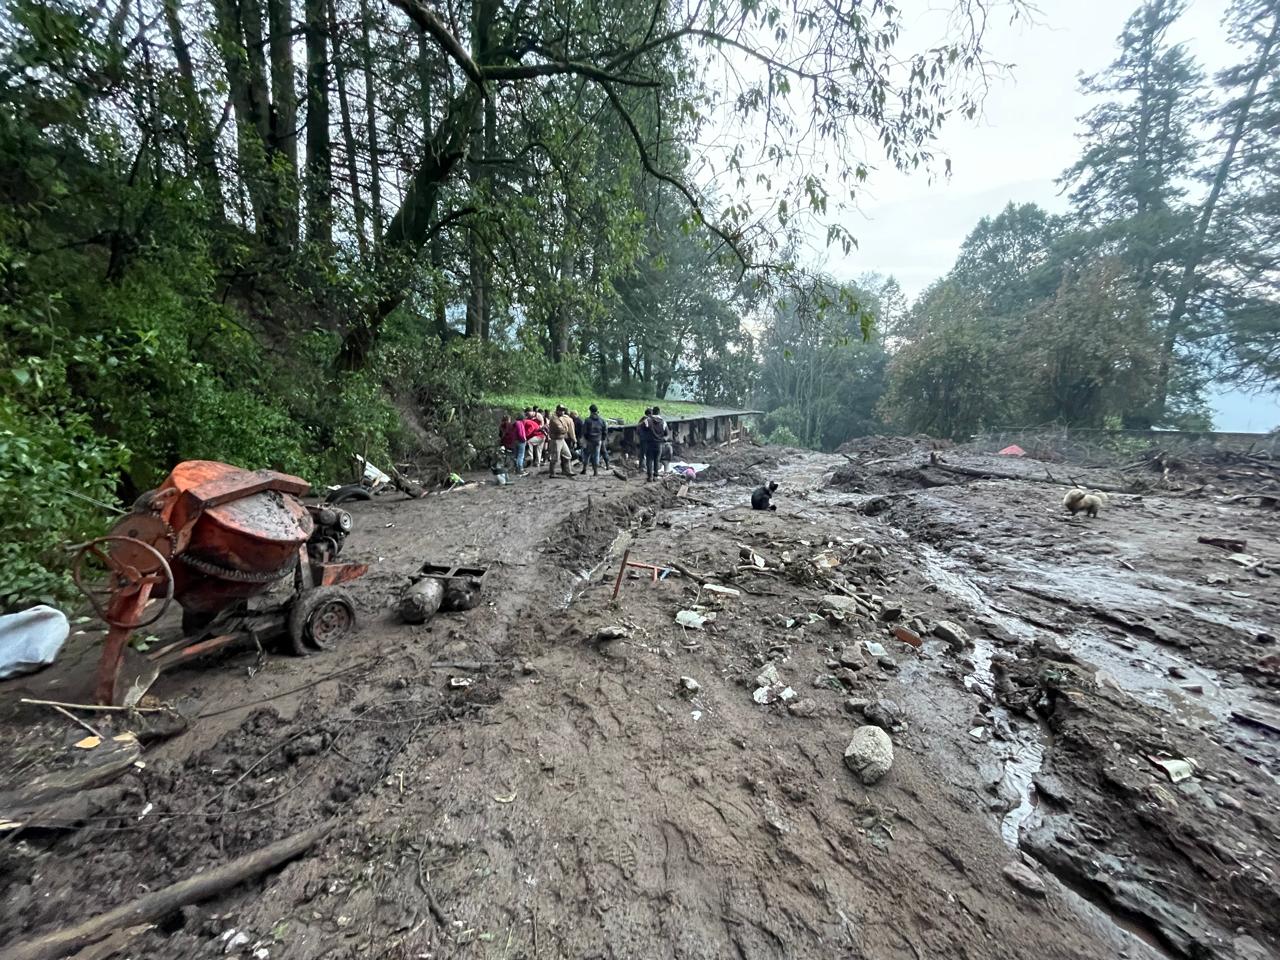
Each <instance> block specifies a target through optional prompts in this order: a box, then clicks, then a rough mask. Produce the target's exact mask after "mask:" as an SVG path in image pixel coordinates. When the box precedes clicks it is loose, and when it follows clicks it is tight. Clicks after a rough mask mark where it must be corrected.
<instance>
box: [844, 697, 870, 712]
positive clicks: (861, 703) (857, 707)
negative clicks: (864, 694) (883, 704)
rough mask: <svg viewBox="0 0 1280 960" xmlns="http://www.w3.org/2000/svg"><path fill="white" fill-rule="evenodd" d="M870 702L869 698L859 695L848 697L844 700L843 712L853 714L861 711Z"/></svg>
mask: <svg viewBox="0 0 1280 960" xmlns="http://www.w3.org/2000/svg"><path fill="white" fill-rule="evenodd" d="M870 702H871V701H870V700H864V699H862V698H861V697H850V698H849V699H848V700H846V701H845V702H844V712H845V713H855V714H857V713H862V711H863V710H864V709H866V706H867V704H869V703H870Z"/></svg>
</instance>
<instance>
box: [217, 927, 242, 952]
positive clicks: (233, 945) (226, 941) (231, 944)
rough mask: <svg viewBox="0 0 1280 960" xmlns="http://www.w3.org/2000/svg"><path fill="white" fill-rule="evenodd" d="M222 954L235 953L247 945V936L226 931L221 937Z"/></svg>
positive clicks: (233, 931)
mask: <svg viewBox="0 0 1280 960" xmlns="http://www.w3.org/2000/svg"><path fill="white" fill-rule="evenodd" d="M222 941H223V945H222V952H223V953H235V952H236V951H238V950H239V949H240V948H241V947H243V946H245V945H247V944H248V943H249V935H248V934H246V933H240V932H237V931H235V930H228V931H227V932H226V933H224V934H223V935H222Z"/></svg>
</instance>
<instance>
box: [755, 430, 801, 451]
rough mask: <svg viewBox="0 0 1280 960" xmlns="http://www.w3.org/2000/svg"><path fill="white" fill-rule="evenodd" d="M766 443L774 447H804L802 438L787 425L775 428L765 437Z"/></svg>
mask: <svg viewBox="0 0 1280 960" xmlns="http://www.w3.org/2000/svg"><path fill="white" fill-rule="evenodd" d="M764 442H765V443H767V444H769V445H770V446H773V447H802V446H804V444H802V443H801V442H800V438H799V437H797V436H796V435H795V434H794V433H792V432H791V428H790V427H788V426H786V425H785V424H782V425H779V426H776V427H774V428H773V429H772V430H771V431H769V433H768V434H766V435H765V438H764Z"/></svg>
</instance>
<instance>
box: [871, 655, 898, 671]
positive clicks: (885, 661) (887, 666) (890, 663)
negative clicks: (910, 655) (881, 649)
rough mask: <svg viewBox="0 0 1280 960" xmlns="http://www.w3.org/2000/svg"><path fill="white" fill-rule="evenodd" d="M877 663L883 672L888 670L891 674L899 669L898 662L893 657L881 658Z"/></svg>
mask: <svg viewBox="0 0 1280 960" xmlns="http://www.w3.org/2000/svg"><path fill="white" fill-rule="evenodd" d="M876 663H878V664H880V669H881V670H888V671H889V672H890V673H893V672H894V671H895V670H897V669H898V661H897V660H895V659H893V657H880V658H879V659H878V660H876Z"/></svg>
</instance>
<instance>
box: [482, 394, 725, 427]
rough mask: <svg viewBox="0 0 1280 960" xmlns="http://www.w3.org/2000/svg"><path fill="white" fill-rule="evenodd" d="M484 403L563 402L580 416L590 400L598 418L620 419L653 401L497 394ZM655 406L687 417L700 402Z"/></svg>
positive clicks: (514, 406) (633, 416) (517, 406)
mask: <svg viewBox="0 0 1280 960" xmlns="http://www.w3.org/2000/svg"><path fill="white" fill-rule="evenodd" d="M486 402H487V403H490V404H492V405H493V406H495V407H502V408H504V409H508V410H512V411H515V410H523V409H524V408H525V407H531V406H532V407H542V408H543V409H547V408H554V407H555V405H556V404H558V403H563V404H564V405H565V406H567V407H568V408H569V409H570V410H577V411H578V413H579V414H581V415H583V416H586V413H587V408H588V407H589V406H591V404H593V403H594V404H596V405H597V406H598V407H599V408H600V415H601V416H602V417H605V418H617V419H619V420H622V421H624V422H633V421H636V420H639V419H640V418H641V417H642V416H643V415H644V408H645V407H647V406H650V405H652V403H653V401H652V400H610V399H609V398H608V397H550V396H538V395H536V394H532V393H519V394H500V395H498V396H493V397H487V398H486ZM659 406H660V407H661V408H662V412H663V413H665V414H666V415H667V416H672V417H680V416H689V415H690V414H694V413H697V412H698V411H699V410H701V409H702V407H701V405H700V404H696V403H685V402H683V401H679V400H668V401H666V402H663V403H659Z"/></svg>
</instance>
